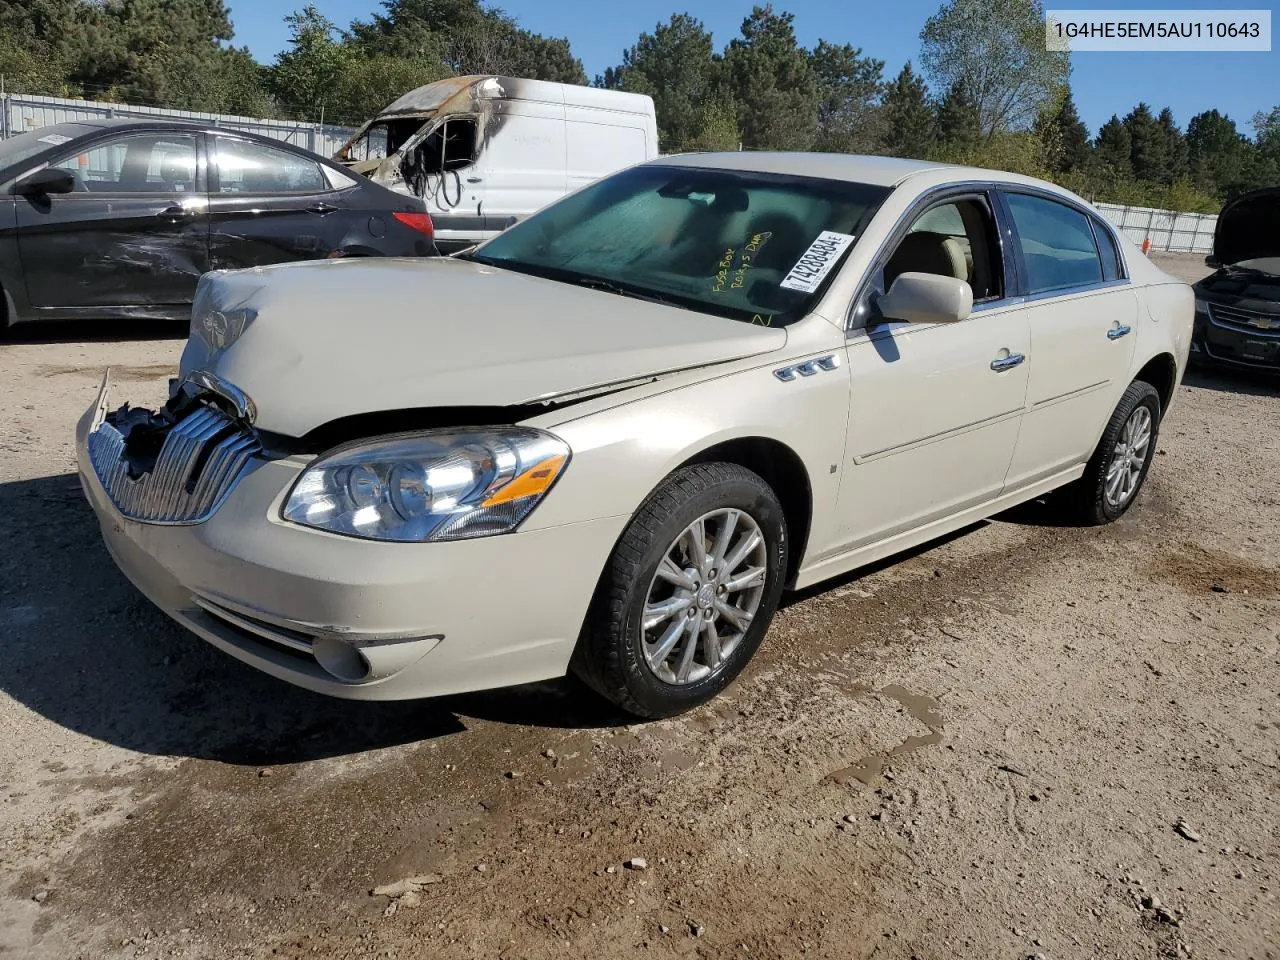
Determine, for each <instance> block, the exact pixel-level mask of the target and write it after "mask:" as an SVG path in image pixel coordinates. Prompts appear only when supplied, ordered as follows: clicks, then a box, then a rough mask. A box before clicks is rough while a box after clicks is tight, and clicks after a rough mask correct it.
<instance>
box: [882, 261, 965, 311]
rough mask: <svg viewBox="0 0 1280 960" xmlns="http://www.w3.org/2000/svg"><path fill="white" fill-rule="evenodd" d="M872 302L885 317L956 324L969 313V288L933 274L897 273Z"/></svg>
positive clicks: (959, 281) (960, 281)
mask: <svg viewBox="0 0 1280 960" xmlns="http://www.w3.org/2000/svg"><path fill="white" fill-rule="evenodd" d="M876 305H877V306H878V307H879V308H880V313H881V314H883V315H884V318H885V319H886V320H905V321H906V322H907V323H956V322H957V321H960V320H964V319H965V318H966V317H968V316H969V314H971V313H973V289H972V288H971V287H970V286H969V285H968V284H967V283H965V282H964V281H963V280H957V279H956V278H955V277H943V276H940V275H938V274H936V273H904V274H900V275H899V276H898V278H897V279H896V280H894V281H893V285H892V286H891V287H889V292H888V293H886V294H884V295H883V296H881V297H880V298H879V300H878V301H877V303H876Z"/></svg>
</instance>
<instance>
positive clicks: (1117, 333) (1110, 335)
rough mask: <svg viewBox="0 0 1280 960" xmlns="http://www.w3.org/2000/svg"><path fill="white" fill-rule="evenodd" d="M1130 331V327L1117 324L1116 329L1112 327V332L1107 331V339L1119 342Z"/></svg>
mask: <svg viewBox="0 0 1280 960" xmlns="http://www.w3.org/2000/svg"><path fill="white" fill-rule="evenodd" d="M1130 329H1131V328H1130V327H1126V326H1124V325H1123V324H1116V325H1115V326H1114V327H1112V328H1111V329H1110V330H1108V331H1107V339H1108V340H1119V339H1120V338H1121V337H1123V336H1124V335H1125V334H1126V333H1128V332H1129V330H1130Z"/></svg>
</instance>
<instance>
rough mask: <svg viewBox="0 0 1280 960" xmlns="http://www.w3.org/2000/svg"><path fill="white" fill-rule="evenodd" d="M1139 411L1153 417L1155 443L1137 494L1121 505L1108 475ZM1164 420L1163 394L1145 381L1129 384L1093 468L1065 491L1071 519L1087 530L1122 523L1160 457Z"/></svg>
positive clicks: (1148, 453)
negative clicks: (1109, 490)
mask: <svg viewBox="0 0 1280 960" xmlns="http://www.w3.org/2000/svg"><path fill="white" fill-rule="evenodd" d="M1139 407H1145V408H1146V409H1147V411H1148V413H1150V415H1151V439H1150V440H1149V441H1148V443H1147V449H1146V455H1145V458H1144V460H1143V462H1142V467H1141V471H1140V472H1139V474H1138V479H1137V483H1136V485H1135V486H1134V489H1133V492H1132V493H1131V494H1130V495H1129V496H1128V497H1127V498H1126V499H1125V500H1124V501H1123V502H1122V503H1120V504H1118V505H1117V504H1113V503H1112V502H1111V501H1110V500H1109V499H1108V498H1107V473H1108V471H1109V470H1110V468H1111V464H1112V462H1113V461H1114V460H1115V457H1116V444H1117V443H1118V442H1119V440H1120V436H1121V432H1122V431H1123V430H1124V426H1125V424H1126V423H1127V422H1128V421H1129V418H1130V417H1131V416H1133V414H1134V411H1136V410H1137V409H1138V408H1139ZM1160 416H1161V410H1160V394H1159V392H1158V391H1157V390H1156V388H1155V387H1153V386H1152V385H1151V384H1149V383H1147V382H1146V381H1145V380H1135V381H1134V382H1133V383H1131V384H1129V387H1128V389H1126V390H1125V392H1124V395H1123V396H1121V397H1120V403H1119V404H1117V405H1116V409H1115V412H1114V413H1113V414H1111V419H1110V420H1109V421H1108V422H1107V429H1106V430H1104V431H1102V439H1101V440H1099V441H1098V446H1097V449H1095V450H1094V452H1093V456H1092V457H1091V458H1090V459H1089V465H1088V466H1087V467H1085V471H1084V476H1082V477H1081V478H1080V479H1079V480H1077V481H1075V482H1074V483H1072V484H1070V485H1069V486H1067V487H1066V488H1064V490H1063V498H1062V505H1063V508H1064V509H1065V510H1066V511H1067V513H1068V516H1069V518H1070V519H1072V520H1074V521H1075V522H1077V523H1079V524H1081V525H1083V526H1100V525H1101V524H1104V523H1111V522H1113V521H1115V520H1118V519H1120V517H1122V516H1124V513H1125V511H1127V510H1128V509H1129V508H1130V507H1131V506H1133V502H1134V501H1135V500H1137V499H1138V494H1139V493H1140V492H1141V491H1142V485H1143V484H1144V483H1145V482H1146V479H1147V472H1148V471H1149V470H1150V469H1151V461H1152V459H1154V457H1155V454H1156V442H1157V441H1158V440H1159V439H1160Z"/></svg>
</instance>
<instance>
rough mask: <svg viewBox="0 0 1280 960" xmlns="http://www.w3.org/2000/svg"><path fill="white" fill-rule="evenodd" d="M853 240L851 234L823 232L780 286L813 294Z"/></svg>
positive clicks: (832, 231)
mask: <svg viewBox="0 0 1280 960" xmlns="http://www.w3.org/2000/svg"><path fill="white" fill-rule="evenodd" d="M853 240H854V238H853V236H852V235H851V234H848V233H836V232H835V231H834V230H823V231H822V233H820V234H818V239H817V240H815V241H813V243H811V244H809V249H808V250H806V251H805V252H804V253H802V254H801V255H800V259H799V260H797V261H796V265H795V266H794V267H792V268H791V272H790V273H788V274H787V276H786V278H785V279H784V280H783V281H782V283H780V284H778V286H780V287H782V288H783V289H784V290H799V291H800V292H801V293H813V291H815V290H817V289H818V284H820V283H822V278H823V277H825V276H826V275H827V274H828V273H830V272H831V268H832V267H834V266H835V265H836V261H837V260H839V259H840V254H842V253H844V251H845V250H847V249H848V247H849V244H851V243H853Z"/></svg>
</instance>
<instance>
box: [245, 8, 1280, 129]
mask: <svg viewBox="0 0 1280 960" xmlns="http://www.w3.org/2000/svg"><path fill="white" fill-rule="evenodd" d="M304 2H305V0H252V2H242V0H228V6H229V7H230V10H231V20H232V23H233V24H234V26H235V40H234V43H235V44H236V45H237V46H239V45H247V46H248V47H249V49H250V50H251V51H252V52H253V55H254V56H255V57H256V58H257V59H258V60H259V61H260V62H262V63H270V62H271V61H272V60H273V59H274V58H275V55H276V54H277V53H278V52H279V51H280V50H281V49H282V48H283V47H284V46H285V45H286V44H287V43H288V39H289V34H288V30H287V29H286V28H285V25H284V17H285V15H286V14H288V13H290V12H291V11H292V10H294V9H297V8H299V7H301V6H303V4H304ZM752 2H753V0H698V2H697V3H689V2H685V3H681V2H680V0H622V2H619V0H613V2H610V0H502V2H499V3H497V4H496V5H497V6H500V7H501V8H502V9H504V10H506V12H507V13H509V14H511V15H512V16H514V17H515V18H516V19H517V20H519V22H520V24H521V25H522V26H524V27H526V28H527V29H530V30H533V31H534V32H536V33H541V34H544V35H546V36H555V37H568V38H569V41H570V43H571V44H572V47H573V52H574V54H575V55H576V56H578V57H579V58H580V59H581V60H582V63H583V66H585V67H586V71H587V76H588V77H594V76H595V75H596V74H598V73H601V72H603V70H604V68H605V67H607V66H613V65H615V64H617V63H619V62H620V61H621V60H622V51H623V50H624V49H626V48H627V47H629V46H631V44H632V43H634V42H635V38H636V37H638V36H639V35H640V34H641V33H642V32H652V30H653V28H654V26H655V25H656V24H658V23H659V22H662V21H666V20H667V19H668V18H669V17H670V16H671V14H672V13H677V12H684V11H688V12H690V13H693V14H694V15H695V16H697V17H698V18H699V19H701V20H702V21H703V23H704V24H706V26H707V28H708V29H709V30H710V31H711V32H712V34H713V35H714V37H715V42H716V45H717V47H718V48H721V47H723V45H724V44H725V43H727V42H728V41H729V40H730V39H731V38H733V37H734V36H736V35H737V34H738V29H739V27H740V26H741V23H742V20H743V18H744V17H745V16H746V15H747V14H748V13H750V11H751V7H752ZM756 2H763V0H756ZM939 2H940V0H893V2H892V3H891V4H885V3H883V2H877V3H874V4H872V3H868V2H866V0H775V2H774V7H775V8H776V9H779V10H788V11H790V12H791V13H794V14H795V27H796V34H797V36H798V38H799V40H800V42H801V43H802V44H803V45H805V46H807V47H812V46H813V45H814V44H816V43H817V42H818V39H819V38H822V39H825V40H828V41H831V42H834V43H851V44H853V45H854V46H855V47H861V48H862V52H863V54H864V55H865V56H872V57H876V58H878V59H881V60H884V61H885V77H886V79H889V78H892V77H893V76H894V75H895V74H896V73H897V72H898V71H899V70H900V69H901V68H902V65H903V63H905V62H906V61H907V60H911V61H912V62H913V63H915V62H916V61H917V60H918V58H919V53H920V40H919V35H920V28H921V27H922V26H923V25H924V22H925V20H927V19H928V18H929V17H930V16H931V15H932V14H933V13H934V12H935V11H936V10H937V9H938V6H939ZM314 3H315V6H316V7H317V8H318V9H319V10H320V11H321V12H322V13H323V14H325V15H326V16H327V17H329V18H330V19H331V20H333V21H335V22H336V23H338V24H339V25H341V26H346V25H347V24H348V23H350V22H351V21H352V20H354V19H365V18H368V16H369V15H370V14H371V13H372V12H373V11H375V10H377V9H379V7H380V4H379V2H378V0H314ZM1047 6H1049V7H1050V8H1053V7H1061V8H1064V9H1077V10H1078V9H1094V8H1098V9H1102V5H1100V4H1098V3H1091V2H1088V0H1084V2H1081V0H1059V2H1056V3H1053V2H1051V3H1049V4H1047ZM1247 6H1248V2H1247V0H1245V2H1237V3H1231V2H1228V3H1218V4H1214V3H1210V2H1206V0H1200V2H1198V3H1194V2H1191V3H1188V2H1179V0H1163V2H1160V3H1156V4H1151V3H1146V4H1144V3H1142V2H1141V0H1136V2H1135V0H1129V2H1127V3H1125V2H1123V0H1119V2H1113V4H1112V6H1111V7H1109V9H1116V8H1124V9H1161V10H1170V9H1196V8H1198V9H1233V10H1234V9H1241V8H1244V7H1247ZM1276 44H1280V39H1277V41H1276V42H1275V43H1274V44H1273V49H1272V51H1271V52H1269V53H1262V52H1259V53H1154V52H1143V53H1132V52H1130V53H1082V52H1078V53H1073V54H1072V55H1071V59H1072V72H1071V87H1072V91H1073V93H1074V94H1075V98H1076V105H1077V107H1078V109H1079V111H1080V116H1081V119H1083V120H1084V122H1085V123H1086V124H1087V125H1088V126H1089V129H1090V132H1091V133H1094V134H1096V133H1097V130H1098V127H1099V126H1100V125H1101V124H1103V123H1105V122H1106V121H1107V120H1108V119H1109V118H1110V117H1111V115H1112V114H1119V115H1121V116H1123V115H1124V114H1126V113H1128V112H1129V110H1131V109H1132V108H1133V107H1134V105H1136V104H1137V103H1138V102H1139V101H1146V102H1147V103H1149V104H1151V105H1152V107H1153V108H1154V109H1156V110H1159V109H1160V108H1162V107H1165V106H1168V107H1171V108H1172V109H1173V114H1174V118H1175V120H1176V121H1177V123H1178V125H1179V126H1181V127H1183V128H1185V127H1186V123H1187V121H1188V120H1189V119H1191V117H1193V116H1195V115H1196V114H1197V113H1200V112H1201V111H1203V110H1208V109H1212V108H1217V109H1218V110H1220V111H1221V112H1223V113H1225V114H1227V115H1228V116H1229V117H1231V118H1232V119H1233V120H1235V121H1236V124H1237V126H1238V127H1239V128H1240V130H1241V132H1242V133H1245V134H1249V135H1251V134H1252V130H1251V128H1250V127H1249V120H1250V119H1251V118H1252V117H1253V115H1254V114H1255V113H1257V112H1259V111H1262V110H1270V109H1271V108H1272V107H1274V106H1276V105H1278V104H1280V46H1277V45H1276Z"/></svg>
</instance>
